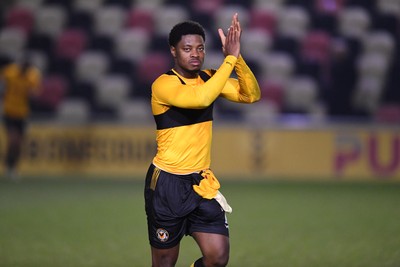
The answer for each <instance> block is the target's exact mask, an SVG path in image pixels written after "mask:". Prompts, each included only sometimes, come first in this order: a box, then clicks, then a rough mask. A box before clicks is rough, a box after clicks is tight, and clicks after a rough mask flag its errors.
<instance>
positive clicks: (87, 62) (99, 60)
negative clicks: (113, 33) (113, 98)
mask: <svg viewBox="0 0 400 267" xmlns="http://www.w3.org/2000/svg"><path fill="white" fill-rule="evenodd" d="M109 64H110V62H109V58H108V55H107V54H104V53H102V52H95V51H85V52H84V53H83V54H82V55H81V56H80V57H79V58H78V59H77V62H76V67H75V78H76V79H77V81H84V82H89V83H94V82H96V81H98V80H99V79H100V78H101V77H103V76H104V75H105V74H106V73H107V71H108V69H109Z"/></svg>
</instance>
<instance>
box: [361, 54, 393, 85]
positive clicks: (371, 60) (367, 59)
mask: <svg viewBox="0 0 400 267" xmlns="http://www.w3.org/2000/svg"><path fill="white" fill-rule="evenodd" d="M389 62H390V61H389V58H387V57H386V56H385V55H382V54H381V53H377V52H371V53H364V54H362V55H361V56H360V57H359V58H358V61H357V69H358V72H359V75H360V76H363V77H370V76H373V77H376V78H377V79H380V80H382V81H383V80H384V79H385V78H386V74H387V71H388V68H389Z"/></svg>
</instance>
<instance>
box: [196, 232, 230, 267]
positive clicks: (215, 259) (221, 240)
mask: <svg viewBox="0 0 400 267" xmlns="http://www.w3.org/2000/svg"><path fill="white" fill-rule="evenodd" d="M192 236H193V238H194V239H195V240H196V242H197V244H198V245H199V247H200V250H201V253H202V254H203V264H204V266H206V267H223V266H226V265H227V264H228V261H229V237H227V236H224V235H220V234H211V233H200V232H195V233H193V234H192Z"/></svg>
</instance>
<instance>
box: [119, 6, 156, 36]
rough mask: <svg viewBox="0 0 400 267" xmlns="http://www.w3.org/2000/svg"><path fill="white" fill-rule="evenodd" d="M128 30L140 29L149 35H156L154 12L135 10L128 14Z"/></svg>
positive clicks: (126, 25)
mask: <svg viewBox="0 0 400 267" xmlns="http://www.w3.org/2000/svg"><path fill="white" fill-rule="evenodd" d="M125 27H127V28H140V29H144V30H146V31H147V32H148V33H150V34H153V33H154V17H153V12H152V11H151V10H149V9H140V8H134V9H131V10H130V11H129V12H128V14H127V19H126V24H125Z"/></svg>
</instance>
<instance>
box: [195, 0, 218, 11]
mask: <svg viewBox="0 0 400 267" xmlns="http://www.w3.org/2000/svg"><path fill="white" fill-rule="evenodd" d="M224 2H225V0H193V1H191V9H192V10H193V11H194V12H196V13H199V14H213V13H214V12H215V11H217V10H218V9H219V8H220V7H221V6H222V5H223V4H224Z"/></svg>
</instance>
